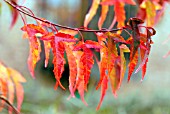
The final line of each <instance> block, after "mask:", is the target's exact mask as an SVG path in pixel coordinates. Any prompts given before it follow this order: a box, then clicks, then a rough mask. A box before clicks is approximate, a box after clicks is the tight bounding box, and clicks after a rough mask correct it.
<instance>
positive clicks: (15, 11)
mask: <svg viewBox="0 0 170 114" xmlns="http://www.w3.org/2000/svg"><path fill="white" fill-rule="evenodd" d="M10 2H12V3H13V4H14V5H17V2H18V0H10ZM9 7H10V10H11V14H12V20H11V25H10V28H13V26H14V25H15V23H16V22H17V19H18V15H19V12H18V11H17V10H16V9H15V8H13V7H11V6H9Z"/></svg>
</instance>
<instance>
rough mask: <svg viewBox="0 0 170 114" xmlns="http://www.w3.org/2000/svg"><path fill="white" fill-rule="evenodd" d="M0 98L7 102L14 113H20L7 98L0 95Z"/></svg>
mask: <svg viewBox="0 0 170 114" xmlns="http://www.w3.org/2000/svg"><path fill="white" fill-rule="evenodd" d="M0 99H1V100H2V101H5V103H7V104H8V105H9V106H10V107H11V108H12V109H13V111H14V112H15V113H16V114H21V113H20V112H19V111H18V110H17V109H16V108H15V107H14V106H13V105H12V104H11V103H10V102H9V101H8V100H7V99H5V98H4V97H2V96H0Z"/></svg>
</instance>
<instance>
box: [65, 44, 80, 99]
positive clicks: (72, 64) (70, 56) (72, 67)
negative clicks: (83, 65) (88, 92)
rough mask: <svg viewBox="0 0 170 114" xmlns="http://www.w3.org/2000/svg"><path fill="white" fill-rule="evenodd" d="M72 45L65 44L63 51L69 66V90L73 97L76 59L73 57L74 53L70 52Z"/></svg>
mask: <svg viewBox="0 0 170 114" xmlns="http://www.w3.org/2000/svg"><path fill="white" fill-rule="evenodd" d="M71 47H73V46H72V45H70V44H68V43H65V50H66V54H67V59H68V64H69V74H70V76H69V90H70V93H71V96H72V97H75V95H74V87H75V82H76V76H77V63H76V57H75V56H74V53H75V52H73V51H72V48H71Z"/></svg>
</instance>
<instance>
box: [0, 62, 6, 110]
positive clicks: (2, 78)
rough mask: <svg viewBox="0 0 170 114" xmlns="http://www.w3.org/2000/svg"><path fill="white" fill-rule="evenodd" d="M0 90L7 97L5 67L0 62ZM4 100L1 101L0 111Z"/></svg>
mask: <svg viewBox="0 0 170 114" xmlns="http://www.w3.org/2000/svg"><path fill="white" fill-rule="evenodd" d="M0 92H1V94H2V95H3V96H4V97H5V98H7V97H8V96H7V94H8V72H7V69H6V67H5V66H4V65H3V64H2V63H1V62H0ZM4 104H5V102H4V101H1V107H0V111H1V110H2V109H3V107H4Z"/></svg>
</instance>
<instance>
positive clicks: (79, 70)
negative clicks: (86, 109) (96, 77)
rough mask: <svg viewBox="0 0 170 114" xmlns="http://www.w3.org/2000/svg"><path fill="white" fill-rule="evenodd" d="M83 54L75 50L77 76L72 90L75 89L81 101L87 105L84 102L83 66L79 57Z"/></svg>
mask: <svg viewBox="0 0 170 114" xmlns="http://www.w3.org/2000/svg"><path fill="white" fill-rule="evenodd" d="M83 54H84V52H83V51H77V52H76V53H75V57H76V63H77V78H76V84H75V87H74V91H75V90H76V89H77V90H78V92H79V94H80V98H81V100H82V102H83V103H84V104H85V105H86V106H87V105H88V104H87V103H86V101H85V99H84V90H85V80H84V66H83V63H82V62H81V57H82V55H83Z"/></svg>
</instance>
